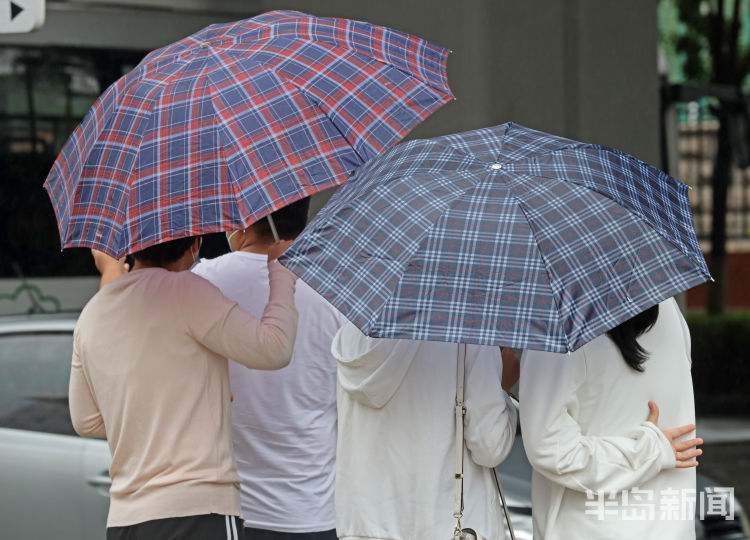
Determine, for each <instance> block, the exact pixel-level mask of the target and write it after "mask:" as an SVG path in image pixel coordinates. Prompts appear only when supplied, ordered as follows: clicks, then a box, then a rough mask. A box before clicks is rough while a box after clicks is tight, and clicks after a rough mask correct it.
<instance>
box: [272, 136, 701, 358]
mask: <svg viewBox="0 0 750 540" xmlns="http://www.w3.org/2000/svg"><path fill="white" fill-rule="evenodd" d="M687 190H688V187H687V186H686V185H684V184H682V183H681V182H679V181H678V180H675V179H674V178H672V177H670V176H668V175H666V174H665V173H663V172H662V171H659V170H657V169H654V168H653V167H650V166H649V165H647V164H645V163H643V162H641V161H639V160H637V159H635V158H634V157H632V156H629V155H627V154H624V153H622V152H619V151H617V150H613V149H610V148H605V147H603V146H599V145H594V144H584V143H580V142H576V141H572V140H569V139H564V138H561V137H557V136H554V135H549V134H547V133H542V132H539V131H534V130H531V129H528V128H525V127H522V126H519V125H517V124H513V123H509V124H504V125H501V126H496V127H491V128H486V129H480V130H476V131H470V132H466V133H459V134H455V135H448V136H445V137H439V138H436V139H428V140H414V141H410V142H407V143H403V144H400V145H398V146H397V147H395V148H393V149H392V150H390V151H388V152H386V153H384V154H382V155H381V156H380V157H378V158H376V159H374V160H372V161H370V162H369V163H367V164H366V165H364V166H363V167H361V168H360V169H359V170H358V171H357V173H356V174H355V175H354V176H353V177H352V178H351V179H350V180H349V181H348V182H347V183H346V184H344V186H343V187H342V188H341V189H340V190H339V192H338V193H336V195H334V197H333V198H332V199H331V200H330V201H329V203H328V205H326V206H325V207H324V208H323V209H322V210H321V212H320V213H319V214H318V216H316V218H315V219H314V220H313V221H312V222H311V223H310V224H309V225H308V227H307V229H306V230H305V231H304V232H303V233H302V235H300V236H299V237H298V238H297V240H296V241H295V243H294V244H292V246H291V247H290V248H289V249H288V250H287V252H286V253H285V254H284V255H283V256H282V258H281V262H282V264H284V265H285V266H286V267H288V268H289V269H291V270H292V271H293V272H294V273H296V274H297V275H298V276H299V277H300V278H301V279H303V280H304V281H305V282H307V283H308V284H309V285H311V286H312V287H313V288H314V289H315V290H317V291H318V292H319V293H320V294H322V295H323V296H324V297H325V298H327V299H328V300H329V301H330V302H331V303H332V304H333V305H334V306H336V307H337V308H338V309H339V310H341V311H342V313H344V314H345V315H346V316H347V317H348V318H349V319H350V320H351V321H352V322H353V323H354V324H355V325H357V326H358V327H359V328H360V329H361V330H362V331H363V332H364V333H365V334H367V335H370V336H373V337H385V338H406V339H418V340H434V341H452V342H465V343H476V344H484V345H506V346H511V347H520V348H531V349H542V350H550V351H557V352H564V351H571V350H575V349H577V348H578V347H580V346H581V345H582V344H584V343H586V342H587V341H589V340H591V339H592V338H594V337H596V336H598V335H600V334H602V333H604V332H605V331H607V330H608V329H610V328H613V327H614V326H616V325H617V324H619V323H621V322H623V321H625V320H627V319H628V318H630V317H631V316H633V315H635V314H637V313H640V312H641V311H643V310H644V309H646V308H648V307H650V306H652V305H654V304H656V303H658V302H660V301H661V300H664V299H665V298H668V297H670V296H672V295H674V294H676V293H678V292H681V291H684V290H685V289H688V288H690V287H692V286H694V285H697V284H699V283H702V282H704V281H706V280H707V279H709V278H710V275H709V273H708V269H707V268H706V264H705V261H704V260H703V255H702V253H701V251H700V248H699V246H698V242H697V239H696V236H695V230H694V228H693V221H692V216H691V213H690V206H689V202H688V198H687V195H686V193H687Z"/></svg>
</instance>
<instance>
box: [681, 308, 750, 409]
mask: <svg viewBox="0 0 750 540" xmlns="http://www.w3.org/2000/svg"><path fill="white" fill-rule="evenodd" d="M686 318H687V323H688V326H689V327H690V335H691V339H692V356H693V385H694V388H695V407H696V412H697V414H698V415H712V414H717V415H731V416H750V312H738V313H728V314H724V315H704V314H697V313H689V314H688V316H687V317H686Z"/></svg>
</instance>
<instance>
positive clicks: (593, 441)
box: [519, 347, 675, 492]
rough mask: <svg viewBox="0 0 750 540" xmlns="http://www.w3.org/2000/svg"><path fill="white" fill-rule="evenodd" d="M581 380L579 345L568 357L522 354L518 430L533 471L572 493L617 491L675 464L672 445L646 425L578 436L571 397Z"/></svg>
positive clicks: (582, 357) (574, 397)
mask: <svg viewBox="0 0 750 540" xmlns="http://www.w3.org/2000/svg"><path fill="white" fill-rule="evenodd" d="M585 379H586V355H585V351H584V347H582V348H580V349H578V350H577V351H575V352H573V353H571V354H570V355H568V354H556V353H549V352H539V351H526V352H525V353H524V355H523V357H522V359H521V381H520V388H519V393H520V398H521V406H520V415H521V432H522V434H523V444H524V448H525V449H526V455H527V456H528V458H529V461H530V462H531V465H532V466H533V467H534V469H535V470H536V471H537V472H539V473H540V474H542V475H544V476H545V477H546V478H548V479H550V480H552V481H553V482H555V483H557V484H560V485H562V486H564V487H566V488H569V489H574V490H577V491H586V490H591V491H599V492H618V491H623V490H627V489H630V488H633V487H636V486H639V485H641V484H642V483H643V482H646V481H648V480H649V479H651V478H653V477H654V476H656V475H657V474H658V473H659V471H661V470H662V469H666V468H670V467H674V466H675V457H674V452H673V451H672V446H671V445H670V443H669V441H668V440H667V438H666V437H665V436H664V434H663V433H662V432H661V430H660V429H659V428H658V427H656V426H655V425H654V424H652V423H651V422H645V421H644V422H643V423H642V424H640V425H634V426H633V427H632V429H631V430H630V431H629V433H628V434H627V436H587V435H584V434H583V433H582V432H581V426H580V425H579V424H578V423H577V422H576V420H575V416H576V415H577V411H578V407H579V403H578V397H577V393H578V390H579V388H580V387H581V385H582V384H583V382H584V381H585ZM611 406H613V407H615V406H617V405H616V404H614V403H613V404H611Z"/></svg>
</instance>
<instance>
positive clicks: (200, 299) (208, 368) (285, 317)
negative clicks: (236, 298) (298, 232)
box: [70, 238, 297, 539]
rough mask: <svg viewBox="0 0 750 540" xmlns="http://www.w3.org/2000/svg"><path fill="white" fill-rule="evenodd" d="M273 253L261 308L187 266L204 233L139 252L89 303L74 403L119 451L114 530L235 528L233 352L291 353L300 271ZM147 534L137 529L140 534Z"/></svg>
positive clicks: (149, 533)
mask: <svg viewBox="0 0 750 540" xmlns="http://www.w3.org/2000/svg"><path fill="white" fill-rule="evenodd" d="M288 244H289V243H288V242H282V243H280V244H276V245H274V246H273V247H272V248H271V249H270V250H269V254H268V259H269V263H268V268H269V280H270V296H269V300H268V304H267V305H266V308H265V310H264V312H263V316H262V317H261V318H260V319H258V318H256V317H254V316H252V315H250V314H249V313H247V312H245V311H243V310H242V309H241V308H240V307H239V306H238V305H237V304H236V303H235V302H232V301H230V300H228V299H227V298H225V297H224V296H223V295H222V294H221V292H220V291H219V290H218V289H217V288H216V287H215V286H213V285H211V284H210V283H209V282H208V281H206V280H205V279H203V278H201V277H199V276H197V275H195V274H193V273H191V272H187V271H185V270H188V269H189V268H190V266H191V264H192V263H193V261H194V260H195V258H196V256H197V252H198V247H199V241H198V239H197V238H187V239H179V240H173V241H170V242H166V243H163V244H159V245H157V246H152V247H151V248H147V249H146V250H144V251H141V252H139V253H136V254H135V255H134V257H135V264H134V266H133V269H132V271H131V272H129V273H127V274H125V275H123V276H121V277H118V278H117V279H115V280H113V281H111V282H110V283H108V284H106V285H105V286H104V287H102V289H101V290H100V291H99V292H98V293H97V294H96V295H94V297H93V298H92V299H91V300H90V301H89V302H88V304H87V305H86V306H85V307H84V309H83V311H82V312H81V316H80V318H79V320H78V324H77V325H76V329H75V332H74V342H73V359H72V369H71V375H70V414H71V418H72V420H73V426H74V428H75V430H76V431H77V432H78V434H79V435H82V436H84V437H100V438H101V437H106V438H107V441H108V443H109V447H110V450H111V452H112V464H111V467H110V476H111V477H112V487H111V489H110V508H109V516H108V519H107V538H108V539H120V538H123V539H126V538H136V537H149V538H167V537H170V538H171V537H173V536H172V535H175V536H174V537H175V538H176V537H179V538H185V539H190V538H235V537H236V535H237V532H236V531H237V530H238V529H239V530H240V531H241V530H242V529H241V527H242V520H241V519H239V516H240V514H241V512H240V502H239V483H240V478H239V476H238V475H237V472H236V466H235V461H234V457H233V452H232V443H231V423H230V391H229V378H228V369H227V360H226V358H232V359H233V360H235V361H237V362H239V363H241V364H243V365H245V366H246V367H248V368H253V369H265V370H269V369H279V368H282V367H284V366H286V365H287V364H288V363H289V360H290V358H291V355H292V347H293V344H294V339H295V334H296V326H297V312H296V310H295V308H294V300H293V295H294V289H295V277H294V275H293V274H292V273H291V272H289V271H288V270H286V269H284V268H283V267H282V266H281V265H279V263H278V262H276V261H275V259H276V258H277V257H278V256H279V255H280V254H281V253H282V252H283V250H284V249H285V248H286V247H287V246H288ZM138 535H140V536H138Z"/></svg>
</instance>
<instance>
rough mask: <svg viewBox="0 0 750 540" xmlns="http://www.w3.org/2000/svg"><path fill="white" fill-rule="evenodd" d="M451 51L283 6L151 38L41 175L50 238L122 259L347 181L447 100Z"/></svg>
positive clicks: (232, 225) (243, 222)
mask: <svg viewBox="0 0 750 540" xmlns="http://www.w3.org/2000/svg"><path fill="white" fill-rule="evenodd" d="M447 53H448V51H447V50H445V49H443V48H440V47H437V46H435V45H432V44H430V43H428V42H426V41H424V40H422V39H419V38H416V37H414V36H410V35H408V34H404V33H402V32H398V31H395V30H391V29H388V28H383V27H379V26H374V25H371V24H369V23H364V22H358V21H351V20H347V19H330V18H318V17H313V16H310V15H306V14H304V13H299V12H292V11H272V12H269V13H264V14H262V15H259V16H257V17H254V18H252V19H247V20H244V21H239V22H235V23H230V24H224V25H213V26H209V27H207V28H205V29H204V30H201V31H200V32H198V33H196V34H194V35H192V36H190V37H188V38H185V39H183V40H181V41H178V42H177V43H174V44H172V45H169V46H167V47H164V48H162V49H159V50H156V51H153V52H152V53H150V54H149V55H148V56H147V57H146V58H145V59H144V60H143V61H142V62H141V63H140V64H139V65H138V66H137V67H136V68H135V69H134V70H133V71H131V72H130V73H128V74H127V75H125V76H124V77H122V78H121V79H120V80H118V81H117V82H115V83H114V84H113V85H112V86H111V87H109V88H108V89H107V90H106V91H105V92H104V93H103V94H102V95H101V96H100V97H99V99H98V100H97V101H96V103H95V104H94V106H93V107H92V108H91V110H90V111H89V113H88V114H87V116H86V118H84V120H83V122H82V123H81V124H80V125H79V126H78V127H77V128H76V130H75V132H74V133H73V134H72V135H71V137H70V139H69V140H68V141H67V143H66V144H65V146H64V147H63V149H62V152H61V153H60V155H59V156H58V158H57V161H56V162H55V164H54V166H53V168H52V171H51V172H50V174H49V176H48V177H47V181H46V182H45V187H46V188H47V191H48V193H49V195H50V198H51V200H52V203H53V206H54V208H55V213H56V215H57V220H58V226H59V228H60V237H61V241H62V246H63V247H93V248H96V249H99V250H101V251H104V252H105V253H108V254H110V255H112V256H115V257H120V256H122V255H124V254H126V253H132V252H135V251H138V250H141V249H143V248H146V247H148V246H150V245H153V244H157V243H160V242H164V241H167V240H171V239H174V238H180V237H184V236H192V235H199V234H204V233H209V232H218V231H225V230H232V229H238V228H243V227H246V226H248V225H250V224H251V223H253V222H255V221H257V220H258V219H260V218H262V217H264V216H266V215H268V214H269V213H271V212H273V211H275V210H278V209H279V208H281V207H283V206H285V205H287V204H289V203H291V202H293V201H295V200H298V199H300V198H303V197H306V196H308V195H311V194H313V193H316V192H318V191H321V190H323V189H326V188H328V187H331V186H334V185H337V184H339V183H341V182H343V181H344V180H345V179H346V178H347V177H348V176H349V174H350V172H351V171H353V170H354V169H356V168H357V167H358V166H359V165H361V164H362V163H364V162H365V161H367V160H368V159H371V158H373V157H375V156H376V155H378V154H379V153H380V152H382V151H383V150H385V149H387V148H389V147H390V146H392V145H394V144H395V143H396V142H398V141H399V140H400V139H401V138H403V137H404V136H405V135H406V134H407V133H408V132H409V131H410V130H411V129H412V128H413V127H414V126H416V125H417V124H418V123H419V122H421V121H422V120H424V119H425V118H426V117H427V116H429V115H430V114H431V113H432V112H434V111H435V110H437V109H438V108H439V107H440V106H442V105H443V104H445V103H446V102H447V101H449V100H450V99H452V94H451V92H450V88H449V87H448V82H447V78H446V73H445V61H446V57H447Z"/></svg>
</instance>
